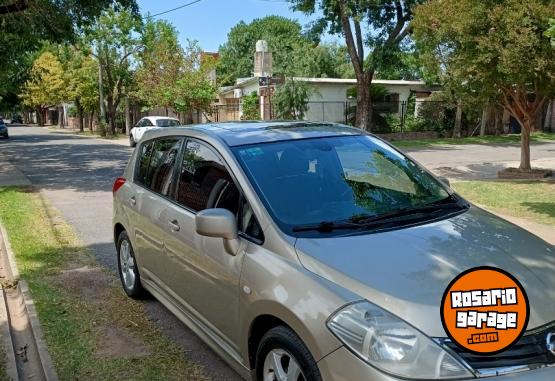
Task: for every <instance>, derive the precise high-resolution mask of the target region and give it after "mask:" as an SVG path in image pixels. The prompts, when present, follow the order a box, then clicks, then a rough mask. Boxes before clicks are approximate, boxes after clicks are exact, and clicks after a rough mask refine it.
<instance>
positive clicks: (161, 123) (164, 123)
mask: <svg viewBox="0 0 555 381" xmlns="http://www.w3.org/2000/svg"><path fill="white" fill-rule="evenodd" d="M156 126H158V127H175V126H179V121H177V120H175V119H157V120H156Z"/></svg>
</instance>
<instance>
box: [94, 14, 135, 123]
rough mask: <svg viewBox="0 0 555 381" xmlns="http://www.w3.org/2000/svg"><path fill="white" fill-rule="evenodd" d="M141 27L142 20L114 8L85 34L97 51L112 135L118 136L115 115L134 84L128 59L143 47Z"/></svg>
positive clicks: (95, 54)
mask: <svg viewBox="0 0 555 381" xmlns="http://www.w3.org/2000/svg"><path fill="white" fill-rule="evenodd" d="M141 26H142V24H141V20H140V19H139V18H137V17H136V15H135V14H133V13H132V12H131V11H128V10H125V9H124V10H121V11H117V10H116V9H114V8H111V9H108V10H107V11H105V12H104V13H103V14H102V15H101V16H100V17H99V18H98V20H97V22H96V24H95V25H93V26H92V27H91V28H89V29H88V30H87V32H86V39H87V40H88V42H89V43H90V44H91V45H92V47H94V49H95V51H94V52H91V54H93V56H95V57H96V59H97V60H98V63H99V65H100V69H101V70H100V71H101V74H102V80H103V82H102V83H103V89H104V92H105V100H106V108H107V116H108V123H109V125H110V131H111V133H112V134H115V133H116V112H117V109H118V106H119V105H120V102H121V100H122V99H123V97H124V95H125V94H124V90H125V89H126V88H127V87H129V86H131V84H132V80H133V73H132V71H131V67H130V63H129V59H130V58H131V57H132V56H133V55H134V54H135V53H137V52H138V50H139V48H140V47H141V45H140V40H139V35H138V33H140V31H141ZM101 122H104V121H101Z"/></svg>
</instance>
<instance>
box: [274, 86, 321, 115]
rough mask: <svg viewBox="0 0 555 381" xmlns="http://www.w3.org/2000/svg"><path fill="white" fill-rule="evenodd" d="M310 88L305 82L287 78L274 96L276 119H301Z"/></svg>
mask: <svg viewBox="0 0 555 381" xmlns="http://www.w3.org/2000/svg"><path fill="white" fill-rule="evenodd" d="M311 93H312V89H311V88H310V86H309V85H308V84H307V83H306V82H302V81H297V80H295V79H293V78H289V79H288V80H287V81H285V83H284V84H283V85H282V86H280V87H279V88H278V89H277V91H276V94H275V96H274V105H275V108H276V111H277V117H278V119H303V118H304V115H305V113H306V112H307V111H308V100H309V98H310V94H311Z"/></svg>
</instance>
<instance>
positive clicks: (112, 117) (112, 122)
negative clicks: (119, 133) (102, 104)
mask: <svg viewBox="0 0 555 381" xmlns="http://www.w3.org/2000/svg"><path fill="white" fill-rule="evenodd" d="M108 123H109V127H110V128H109V130H110V133H111V134H112V135H115V134H116V106H115V105H114V100H113V99H112V97H108Z"/></svg>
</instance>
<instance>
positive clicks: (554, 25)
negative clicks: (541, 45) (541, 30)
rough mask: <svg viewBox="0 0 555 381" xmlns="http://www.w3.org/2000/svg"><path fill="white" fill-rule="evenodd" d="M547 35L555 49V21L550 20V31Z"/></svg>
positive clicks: (548, 30) (546, 32)
mask: <svg viewBox="0 0 555 381" xmlns="http://www.w3.org/2000/svg"><path fill="white" fill-rule="evenodd" d="M545 35H546V36H547V37H549V38H551V46H553V47H554V48H555V19H549V29H547V30H546V31H545Z"/></svg>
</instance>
